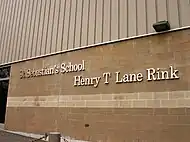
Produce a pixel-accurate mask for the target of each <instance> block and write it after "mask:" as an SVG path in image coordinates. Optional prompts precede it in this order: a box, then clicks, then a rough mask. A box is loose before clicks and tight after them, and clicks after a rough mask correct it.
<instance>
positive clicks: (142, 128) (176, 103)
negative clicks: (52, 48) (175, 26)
mask: <svg viewBox="0 0 190 142" xmlns="http://www.w3.org/2000/svg"><path fill="white" fill-rule="evenodd" d="M82 60H84V61H85V64H84V66H85V70H83V71H79V72H69V73H63V72H61V70H60V64H61V63H66V64H67V63H68V64H69V62H71V63H72V64H73V65H74V64H80V63H82ZM54 65H57V69H58V70H59V71H58V72H57V71H56V70H55V72H54V73H55V74H51V75H50V74H49V75H45V76H44V75H43V76H41V75H40V73H39V71H40V70H41V69H43V68H46V67H47V68H46V69H48V68H52V67H55V66H54ZM170 66H172V68H171V67H170ZM150 68H154V69H155V70H157V71H158V72H160V71H168V73H169V77H167V75H165V78H164V79H162V80H160V79H159V78H161V76H160V74H157V73H155V74H154V77H156V80H154V81H148V80H147V79H148V76H149V75H148V72H147V69H150ZM158 68H159V69H160V71H159V70H158ZM28 69H30V71H32V70H33V69H34V70H35V71H36V72H35V74H36V75H37V76H35V75H34V73H32V72H31V73H29V72H28ZM67 69H68V68H67ZM37 70H38V71H37ZM176 70H178V71H177V72H176ZM21 71H22V72H21ZM23 71H26V72H27V73H26V74H25V75H24V73H23ZM48 72H49V71H47V72H46V73H48ZM107 72H109V73H110V75H111V76H110V78H109V80H108V82H109V84H105V82H106V80H105V78H104V77H103V73H107ZM116 72H120V74H119V77H117V76H116V74H115V73H116ZM189 72H190V29H186V30H181V31H175V32H170V33H165V34H160V35H154V36H147V37H143V38H137V39H131V40H124V41H122V42H115V43H112V44H106V45H100V46H96V47H93V48H86V49H82V50H78V51H72V52H65V53H62V54H57V55H53V56H47V57H44V58H38V59H34V60H28V61H24V62H19V63H16V64H12V65H11V75H10V85H9V93H8V101H7V110H6V121H5V129H8V130H14V131H22V132H31V133H45V132H51V131H60V132H61V133H63V134H64V135H66V136H71V137H73V138H76V139H82V140H89V141H91V142H100V141H101V142H124V141H127V142H136V141H139V142H187V141H188V140H189V131H190V125H189V124H190V76H189ZM138 73H142V74H143V80H139V81H135V80H134V81H133V82H131V81H128V82H127V79H126V78H127V77H126V75H125V74H138ZM32 74H33V75H32ZM174 74H175V75H176V76H175V75H174ZM23 76H25V78H23ZM76 76H82V78H94V77H99V78H100V79H99V83H98V85H97V86H96V83H97V82H96V81H95V80H94V81H93V82H92V83H94V84H88V83H84V80H83V81H82V79H81V81H80V82H77V83H75V82H76V80H75V77H76ZM20 77H21V78H20ZM77 78H78V77H77ZM121 79H122V80H123V83H121ZM118 81H119V82H120V83H119V82H118ZM124 82H125V83H124ZM79 83H80V84H82V85H83V86H79V85H80V84H79ZM75 84H78V86H74V85H75ZM94 85H95V86H94ZM15 122H18V123H15ZM20 122H22V123H20Z"/></svg>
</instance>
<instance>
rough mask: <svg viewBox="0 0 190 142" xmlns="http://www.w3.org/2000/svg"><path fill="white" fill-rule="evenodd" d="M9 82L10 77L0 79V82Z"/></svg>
mask: <svg viewBox="0 0 190 142" xmlns="http://www.w3.org/2000/svg"><path fill="white" fill-rule="evenodd" d="M7 80H9V77H6V78H0V81H7Z"/></svg>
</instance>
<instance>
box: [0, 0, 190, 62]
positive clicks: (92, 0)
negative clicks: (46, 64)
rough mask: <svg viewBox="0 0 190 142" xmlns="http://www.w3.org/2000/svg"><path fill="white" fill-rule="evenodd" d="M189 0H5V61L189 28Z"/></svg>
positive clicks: (1, 6)
mask: <svg viewBox="0 0 190 142" xmlns="http://www.w3.org/2000/svg"><path fill="white" fill-rule="evenodd" d="M189 15H190V2H189V0H0V16H1V19H0V64H5V63H9V62H13V61H17V60H22V59H27V58H31V57H36V56H40V55H45V54H49V53H54V52H58V51H63V50H69V49H74V48H78V47H81V46H87V45H92V44H96V43H102V42H107V41H111V40H118V39H121V38H126V37H132V36H137V35H143V34H147V33H152V32H154V30H153V28H152V24H153V23H155V22H156V21H159V20H168V21H169V22H170V24H171V28H172V29H175V28H179V27H185V26H190V18H188V16H189Z"/></svg>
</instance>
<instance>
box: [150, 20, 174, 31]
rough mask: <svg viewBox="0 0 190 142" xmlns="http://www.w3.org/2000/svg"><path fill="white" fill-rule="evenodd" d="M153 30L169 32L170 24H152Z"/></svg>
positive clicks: (163, 22) (160, 22)
mask: <svg viewBox="0 0 190 142" xmlns="http://www.w3.org/2000/svg"><path fill="white" fill-rule="evenodd" d="M153 28H154V29H155V31H156V32H163V31H168V30H170V24H169V22H168V21H165V20H164V21H159V22H157V23H154V24H153Z"/></svg>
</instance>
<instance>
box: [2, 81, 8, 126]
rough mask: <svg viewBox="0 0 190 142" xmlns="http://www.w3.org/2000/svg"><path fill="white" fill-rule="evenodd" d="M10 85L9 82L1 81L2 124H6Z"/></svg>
mask: <svg viewBox="0 0 190 142" xmlns="http://www.w3.org/2000/svg"><path fill="white" fill-rule="evenodd" d="M8 84H9V82H8V81H0V123H4V122H5V113H6V104H7V94H8Z"/></svg>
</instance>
